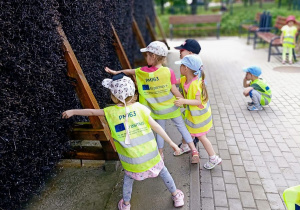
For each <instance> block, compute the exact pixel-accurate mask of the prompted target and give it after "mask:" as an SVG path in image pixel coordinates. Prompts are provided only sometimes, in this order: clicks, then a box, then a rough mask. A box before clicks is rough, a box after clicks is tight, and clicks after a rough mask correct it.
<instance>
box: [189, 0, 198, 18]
mask: <svg viewBox="0 0 300 210" xmlns="http://www.w3.org/2000/svg"><path fill="white" fill-rule="evenodd" d="M197 3H198V2H197V0H193V1H192V3H191V13H192V15H195V14H197V5H198V4H197Z"/></svg>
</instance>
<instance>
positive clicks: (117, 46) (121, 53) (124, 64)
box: [110, 23, 131, 69]
mask: <svg viewBox="0 0 300 210" xmlns="http://www.w3.org/2000/svg"><path fill="white" fill-rule="evenodd" d="M110 25H111V28H112V31H113V35H114V43H113V45H114V46H115V49H116V52H117V55H118V58H119V61H120V63H121V66H122V68H123V69H131V65H130V63H129V61H128V58H127V55H126V53H125V51H124V48H123V46H122V44H121V41H120V39H119V36H118V34H117V32H116V29H115V27H114V26H113V24H112V23H110Z"/></svg>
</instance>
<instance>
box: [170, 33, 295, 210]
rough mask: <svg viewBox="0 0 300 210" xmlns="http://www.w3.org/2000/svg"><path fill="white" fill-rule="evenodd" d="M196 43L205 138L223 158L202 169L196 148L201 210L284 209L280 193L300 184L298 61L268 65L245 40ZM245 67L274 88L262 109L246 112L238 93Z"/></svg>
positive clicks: (264, 54)
mask: <svg viewBox="0 0 300 210" xmlns="http://www.w3.org/2000/svg"><path fill="white" fill-rule="evenodd" d="M198 41H199V43H200V44H201V47H202V51H201V53H200V55H201V58H202V60H203V63H204V66H205V73H206V76H207V86H208V92H209V99H210V103H211V107H212V114H213V120H214V128H213V129H212V130H211V132H210V133H209V134H208V137H209V139H210V141H211V142H212V144H213V147H214V149H215V150H216V152H217V153H218V154H220V156H221V157H222V158H223V163H222V165H221V166H218V167H216V168H215V169H213V170H211V171H208V170H206V169H204V168H203V164H204V163H205V162H206V161H207V158H208V156H207V153H206V151H205V150H204V148H203V146H202V145H201V146H200V155H201V158H202V159H201V165H200V186H201V190H200V191H201V207H202V209H204V210H208V209H263V210H267V209H285V205H284V202H283V199H282V193H283V191H284V190H285V189H286V188H288V187H291V186H295V185H299V183H300V96H299V94H300V85H299V82H300V65H299V62H298V63H296V64H294V65H293V66H292V68H291V66H289V65H286V66H284V67H283V66H282V65H281V63H280V57H279V56H278V57H272V58H271V62H267V49H263V48H261V49H256V50H253V48H252V45H246V41H245V39H243V38H241V39H240V38H236V37H228V38H226V37H223V38H222V37H221V39H220V40H215V39H213V38H208V39H204V40H201V39H198ZM182 42H183V40H176V41H173V42H171V45H172V46H176V45H178V44H180V43H182ZM249 65H259V66H260V67H261V68H262V71H263V74H262V77H263V78H264V79H265V80H266V81H267V82H268V84H269V86H270V87H271V89H272V94H273V99H272V102H271V104H270V105H269V106H266V107H265V108H264V110H263V111H259V112H258V111H254V112H250V111H248V110H247V102H248V101H250V99H249V98H245V97H244V96H243V94H242V91H243V77H244V72H243V71H242V68H243V67H247V66H249ZM281 67H283V68H281Z"/></svg>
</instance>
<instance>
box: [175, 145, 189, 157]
mask: <svg viewBox="0 0 300 210" xmlns="http://www.w3.org/2000/svg"><path fill="white" fill-rule="evenodd" d="M184 145H186V146H184ZM179 148H180V153H179V154H178V155H177V154H176V152H174V153H173V155H174V156H179V155H182V154H184V153H188V152H190V151H191V149H190V147H189V145H188V144H181V145H180V147H179Z"/></svg>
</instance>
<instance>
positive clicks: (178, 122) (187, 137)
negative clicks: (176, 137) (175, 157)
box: [171, 116, 197, 150]
mask: <svg viewBox="0 0 300 210" xmlns="http://www.w3.org/2000/svg"><path fill="white" fill-rule="evenodd" d="M171 120H172V121H173V122H174V124H175V126H176V128H177V129H178V131H179V132H180V133H181V135H182V137H183V140H182V143H183V144H186V143H187V144H188V145H189V147H190V148H191V150H197V149H196V147H195V145H194V142H193V139H192V137H191V134H190V132H189V131H188V129H187V128H186V126H185V123H184V121H183V119H182V116H179V117H176V118H172V119H171Z"/></svg>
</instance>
